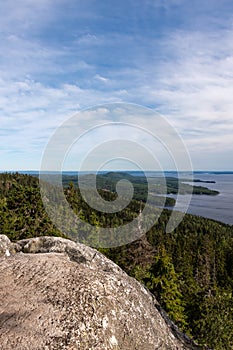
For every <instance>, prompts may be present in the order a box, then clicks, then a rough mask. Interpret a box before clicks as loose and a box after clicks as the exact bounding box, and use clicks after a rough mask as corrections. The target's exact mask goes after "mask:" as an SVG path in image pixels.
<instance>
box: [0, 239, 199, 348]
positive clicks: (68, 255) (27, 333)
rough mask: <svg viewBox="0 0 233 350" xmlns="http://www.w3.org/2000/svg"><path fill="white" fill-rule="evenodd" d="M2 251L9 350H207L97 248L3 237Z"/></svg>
mask: <svg viewBox="0 0 233 350" xmlns="http://www.w3.org/2000/svg"><path fill="white" fill-rule="evenodd" d="M7 250H8V251H9V252H11V253H10V254H6V251H7ZM0 253H1V257H0V260H1V263H0V280H1V284H0V300H1V304H0V344H1V349H2V350H7V349H9V350H12V349H16V350H17V349H18V350H21V349H22V350H26V349H30V350H39V349H41V350H42V349H49V350H50V349H51V350H59V349H62V350H63V349H64V350H66V349H67V350H68V349H69V350H71V349H72V350H74V349H78V350H94V349H97V350H111V349H112V350H155V349H164V350H176V349H177V350H181V349H199V347H198V346H196V345H195V344H194V343H193V342H191V341H190V340H189V339H188V338H186V337H185V336H182V334H181V333H179V332H178V331H177V330H176V329H175V328H174V327H173V326H172V323H171V324H169V322H167V320H166V319H165V318H164V317H162V316H161V313H160V312H159V307H158V306H159V305H158V303H157V301H156V300H155V298H154V297H153V296H152V295H151V294H150V293H149V292H148V291H147V290H146V289H145V288H144V287H143V286H142V285H141V284H140V283H139V282H137V281H136V280H134V279H133V278H131V277H129V276H128V275H127V274H126V273H125V272H123V271H122V270H121V269H120V268H119V267H118V266H117V265H115V264H114V263H113V262H112V261H110V260H108V259H107V258H106V257H104V256H103V255H102V254H101V253H99V252H98V251H96V250H94V249H92V248H90V247H87V246H85V245H83V244H80V243H75V242H73V241H69V240H65V239H62V238H54V237H38V238H33V239H27V240H22V241H19V242H17V243H16V244H15V243H11V242H10V241H9V239H8V238H7V237H6V236H0Z"/></svg>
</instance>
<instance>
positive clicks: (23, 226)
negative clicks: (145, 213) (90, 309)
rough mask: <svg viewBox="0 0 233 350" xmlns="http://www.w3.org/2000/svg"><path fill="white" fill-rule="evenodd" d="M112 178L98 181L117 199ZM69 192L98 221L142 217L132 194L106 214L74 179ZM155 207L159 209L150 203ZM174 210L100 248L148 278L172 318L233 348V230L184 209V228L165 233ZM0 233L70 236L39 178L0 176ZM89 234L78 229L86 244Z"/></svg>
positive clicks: (200, 336)
mask: <svg viewBox="0 0 233 350" xmlns="http://www.w3.org/2000/svg"><path fill="white" fill-rule="evenodd" d="M69 180H70V179H69ZM101 181H102V179H101ZM104 181H105V180H104ZM106 182H109V179H107V180H106V181H105V182H104V184H102V186H103V187H102V189H101V186H99V193H100V194H101V196H102V197H103V198H104V199H106V200H108V201H112V200H114V199H115V198H116V196H117V195H116V193H115V192H114V188H112V187H111V188H107V190H106V185H108V186H112V185H111V183H110V182H109V183H108V184H107V183H106ZM170 183H171V181H170ZM187 186H188V185H187ZM139 187H140V186H139ZM64 193H65V196H66V198H67V200H68V202H69V203H70V206H71V207H72V209H73V211H74V212H75V213H76V214H77V215H78V216H79V217H80V218H81V219H82V220H83V221H86V222H89V223H90V224H92V225H93V226H102V227H116V226H122V225H124V224H125V223H126V222H129V221H131V220H132V219H133V218H135V217H137V216H138V214H139V212H140V210H141V206H142V205H143V201H142V200H140V201H138V200H137V198H134V199H133V200H132V201H131V203H130V204H129V205H128V206H127V207H126V208H125V209H124V210H122V211H121V212H120V213H110V214H104V213H102V212H100V211H98V210H93V209H92V208H90V207H89V206H88V204H87V203H86V202H85V201H84V200H83V198H82V196H81V195H80V190H79V188H78V187H77V185H76V184H74V183H73V182H70V181H68V179H66V183H65V187H64ZM138 193H139V192H138ZM58 209H59V208H58ZM59 210H60V209H59ZM151 210H152V211H154V210H156V207H155V206H153V205H151ZM170 214H171V212H170V211H169V210H167V209H164V210H163V211H162V214H161V216H160V217H159V220H158V221H157V222H156V223H155V224H154V225H153V227H152V228H151V229H150V230H149V231H148V232H147V233H146V234H145V235H143V236H142V237H141V238H140V239H138V240H137V241H134V242H133V243H131V244H128V245H124V246H121V247H117V248H108V249H107V248H99V250H100V251H101V252H102V253H104V254H105V255H107V256H108V257H109V258H110V259H112V260H113V261H115V262H116V263H117V264H118V265H120V266H121V267H122V268H123V269H124V270H125V271H126V272H127V273H128V274H129V275H131V276H133V277H135V278H137V279H138V280H139V281H140V282H141V283H143V284H144V285H145V286H146V287H147V288H148V289H149V290H150V291H151V292H152V293H153V294H154V295H155V296H156V298H157V300H158V301H159V302H160V304H161V306H162V307H163V308H164V310H166V312H167V313H168V315H169V316H170V318H171V319H172V320H173V321H174V322H175V323H176V324H177V325H178V326H179V327H180V328H181V329H182V330H183V331H184V332H186V333H187V334H188V335H189V336H190V337H192V338H194V339H195V340H196V341H197V342H198V343H199V344H200V345H203V346H204V345H207V346H208V347H210V348H214V349H217V350H221V349H226V350H228V349H229V350H230V349H233V327H232V325H233V303H232V290H233V268H232V262H233V227H232V226H229V225H225V224H222V223H219V222H216V221H214V220H209V219H204V218H201V217H198V216H193V215H188V214H186V215H185V218H184V219H183V221H182V222H181V223H180V225H179V226H178V227H177V228H176V229H175V230H174V231H173V232H171V233H167V232H166V224H167V222H168V219H169V217H170ZM0 233H1V234H6V235H7V236H8V237H9V238H10V239H11V240H19V239H23V238H28V237H35V236H40V235H53V236H65V235H64V234H63V233H61V232H60V231H59V230H58V229H57V228H56V227H55V226H54V224H53V223H52V222H51V220H50V219H49V217H48V215H47V213H46V211H45V209H44V206H43V203H42V200H41V194H40V190H39V185H38V179H37V178H36V177H32V176H29V175H22V174H18V173H14V174H9V173H4V174H0ZM85 234H86V233H85V232H81V230H80V232H77V237H78V239H79V240H80V241H82V242H84V243H85V237H86V236H85ZM93 239H94V238H93Z"/></svg>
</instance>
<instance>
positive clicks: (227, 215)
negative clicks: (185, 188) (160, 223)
mask: <svg viewBox="0 0 233 350" xmlns="http://www.w3.org/2000/svg"><path fill="white" fill-rule="evenodd" d="M193 177H194V179H200V180H204V181H211V180H213V181H215V182H216V183H196V185H198V186H199V185H200V186H204V187H208V188H210V189H212V190H217V191H218V192H220V193H219V194H218V195H217V196H207V195H193V196H192V199H191V202H190V205H189V208H188V211H187V212H188V213H190V214H194V215H199V216H203V217H206V218H210V219H214V220H218V221H221V222H224V223H226V224H230V225H232V224H233V173H216V172H215V173H211V172H210V173H204V172H203V173H201V172H198V173H194V176H193ZM187 178H188V176H187ZM194 185H195V183H194ZM173 197H175V196H173ZM182 199H183V201H184V200H185V195H184V196H181V201H180V202H179V203H177V204H178V205H179V209H180V210H181V211H182Z"/></svg>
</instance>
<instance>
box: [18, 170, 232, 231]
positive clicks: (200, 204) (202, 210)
mask: <svg viewBox="0 0 233 350" xmlns="http://www.w3.org/2000/svg"><path fill="white" fill-rule="evenodd" d="M24 173H29V174H31V175H35V174H36V173H37V175H38V172H28V171H26V172H24ZM103 173H104V172H103ZM129 173H131V174H133V175H142V174H143V173H142V172H141V171H136V172H135V171H133V172H131V171H129ZM64 174H66V175H77V172H64ZM146 175H147V176H149V177H151V176H152V177H154V176H155V177H156V176H163V175H165V176H171V177H176V176H177V173H176V172H165V173H164V174H163V173H159V172H146ZM180 177H181V178H187V179H189V178H190V173H185V172H183V173H181V174H180ZM193 177H194V179H200V180H204V181H215V183H196V185H197V186H199V185H200V186H204V187H208V188H210V189H213V190H217V191H218V192H220V194H219V195H217V196H207V195H193V196H192V199H191V203H190V205H189V208H188V211H187V212H188V213H190V214H194V215H199V216H203V217H206V218H210V219H214V220H218V221H221V222H224V223H226V224H230V225H233V172H221V173H220V172H201V171H200V172H194V174H193ZM194 185H195V183H194ZM173 197H174V198H175V196H173ZM183 202H184V203H185V195H183V196H181V200H180V202H179V203H178V209H179V210H181V211H182V207H183Z"/></svg>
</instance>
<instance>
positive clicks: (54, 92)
mask: <svg viewBox="0 0 233 350" xmlns="http://www.w3.org/2000/svg"><path fill="white" fill-rule="evenodd" d="M0 52H1V54H0V123H1V124H0V125H1V128H0V152H1V163H0V170H17V169H19V170H20V169H24V170H26V169H39V167H40V161H41V157H42V154H43V150H44V148H45V147H46V144H47V142H48V141H49V139H50V137H51V136H52V134H53V132H54V131H55V130H56V128H57V127H58V126H59V125H61V123H63V122H64V121H65V120H67V118H69V117H71V116H72V115H73V114H74V113H76V112H78V111H80V110H82V109H84V108H88V107H92V106H94V105H100V104H102V103H103V104H104V103H109V102H127V103H136V104H139V105H143V106H146V107H150V108H152V109H154V110H155V111H157V112H158V113H161V114H162V115H164V116H165V117H166V118H167V120H168V121H169V122H170V123H171V124H172V126H173V127H174V128H175V129H176V130H177V131H178V133H179V134H180V135H181V136H182V138H183V139H184V141H185V144H186V146H187V148H188V150H189V152H190V155H191V159H192V162H193V166H194V169H196V170H198V169H201V170H202V169H203V170H207V169H208V170H233V142H232V139H233V138H232V134H233V97H232V96H233V2H232V1H231V0H227V1H225V0H221V1H217V0H216V1H215V0H210V1H208V2H207V1H206V2H203V1H199V0H194V1H192V2H189V1H186V0H153V1H152V0H140V1H139V0H134V1H133V0H125V1H115V0H114V1H113V0H103V1H100V0H98V1H97V0H85V1H81V0H40V1H38V2H36V1H34V0H18V1H14V0H5V1H3V0H0Z"/></svg>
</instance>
